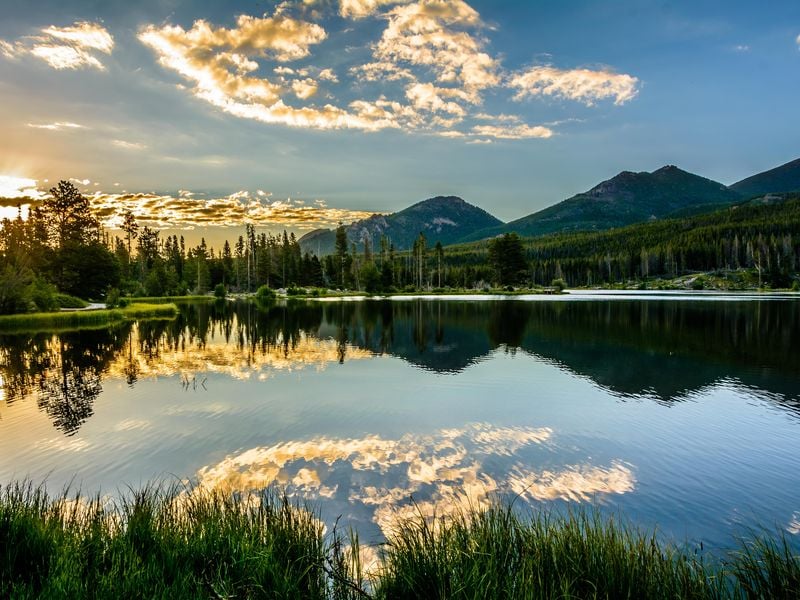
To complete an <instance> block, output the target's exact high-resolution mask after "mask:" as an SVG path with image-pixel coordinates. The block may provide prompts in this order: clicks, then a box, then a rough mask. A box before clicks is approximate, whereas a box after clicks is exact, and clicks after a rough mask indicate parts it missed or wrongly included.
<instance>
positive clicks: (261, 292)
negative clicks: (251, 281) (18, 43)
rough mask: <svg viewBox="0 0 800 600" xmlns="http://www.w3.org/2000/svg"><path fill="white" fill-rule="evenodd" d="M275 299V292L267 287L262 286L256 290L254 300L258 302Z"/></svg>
mask: <svg viewBox="0 0 800 600" xmlns="http://www.w3.org/2000/svg"><path fill="white" fill-rule="evenodd" d="M273 298H275V290H273V289H272V288H271V287H269V286H267V285H262V286H261V287H260V288H258V290H256V299H258V300H272V299H273Z"/></svg>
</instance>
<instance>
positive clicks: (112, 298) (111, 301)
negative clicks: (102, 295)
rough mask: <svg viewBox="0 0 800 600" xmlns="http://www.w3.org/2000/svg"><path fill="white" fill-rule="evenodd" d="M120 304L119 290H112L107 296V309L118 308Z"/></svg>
mask: <svg viewBox="0 0 800 600" xmlns="http://www.w3.org/2000/svg"><path fill="white" fill-rule="evenodd" d="M119 303H120V294H119V290H118V289H117V288H111V289H110V290H108V294H106V308H116V307H117V306H119Z"/></svg>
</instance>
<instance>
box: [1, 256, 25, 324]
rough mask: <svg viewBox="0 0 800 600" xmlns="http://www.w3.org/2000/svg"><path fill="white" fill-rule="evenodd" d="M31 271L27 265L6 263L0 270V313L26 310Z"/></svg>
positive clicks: (9, 313)
mask: <svg viewBox="0 0 800 600" xmlns="http://www.w3.org/2000/svg"><path fill="white" fill-rule="evenodd" d="M32 282H33V273H32V272H31V270H30V269H29V268H27V267H22V266H19V265H6V266H5V267H3V268H2V270H0V314H2V315H13V314H15V313H23V312H27V311H28V306H29V304H30V285H31V283H32Z"/></svg>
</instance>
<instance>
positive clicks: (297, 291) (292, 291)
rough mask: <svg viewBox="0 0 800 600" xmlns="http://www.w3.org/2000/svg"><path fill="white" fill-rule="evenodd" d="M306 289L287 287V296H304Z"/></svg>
mask: <svg viewBox="0 0 800 600" xmlns="http://www.w3.org/2000/svg"><path fill="white" fill-rule="evenodd" d="M305 293H306V290H305V288H301V287H295V286H291V287H289V288H287V289H286V295H287V296H303V295H305Z"/></svg>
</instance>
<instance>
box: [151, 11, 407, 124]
mask: <svg viewBox="0 0 800 600" xmlns="http://www.w3.org/2000/svg"><path fill="white" fill-rule="evenodd" d="M326 37H327V33H326V31H325V30H324V29H323V28H322V27H321V26H320V25H317V24H314V23H309V22H307V21H303V20H300V19H293V18H291V17H288V16H283V15H280V14H276V15H275V16H273V17H264V18H260V19H257V18H254V17H249V16H246V15H242V16H240V17H239V18H238V19H237V26H236V27H235V28H232V29H226V28H224V27H218V28H215V27H213V26H212V25H210V24H209V23H207V22H205V21H196V22H195V23H194V25H193V26H192V28H191V29H189V30H184V29H183V28H182V27H180V26H169V25H166V26H163V27H156V26H152V25H151V26H149V27H146V28H144V29H143V30H142V31H141V32H140V34H139V39H140V40H141V41H142V43H144V44H145V45H147V46H149V47H150V48H151V49H152V50H153V51H155V52H156V54H157V55H158V59H159V62H160V63H161V64H162V65H163V66H164V67H167V68H169V69H172V70H174V71H176V72H178V73H179V74H180V75H182V76H183V77H185V78H186V79H188V80H189V81H191V82H193V83H194V89H193V92H194V94H195V96H197V97H198V98H201V99H203V100H205V101H207V102H209V103H211V104H212V105H214V106H216V107H218V108H220V109H222V110H224V111H225V112H227V113H229V114H232V115H235V116H238V117H242V118H248V119H254V120H258V121H263V122H265V123H275V124H282V125H288V126H293V127H310V128H315V129H348V128H351V129H363V130H367V131H375V130H379V129H385V128H389V127H393V128H396V127H399V124H398V122H397V121H396V120H395V119H394V118H393V117H392V115H391V114H390V113H389V111H383V112H382V113H381V116H380V117H379V118H373V113H364V112H359V111H357V110H356V111H348V110H347V109H344V108H341V107H337V106H334V105H332V104H325V105H323V106H313V105H312V106H300V107H295V106H291V105H289V104H286V102H285V101H284V96H285V94H286V92H287V90H286V89H285V86H283V85H282V84H281V83H280V82H278V81H270V80H268V79H267V78H266V77H257V76H253V75H251V74H252V73H253V72H254V71H256V70H258V69H259V63H258V62H257V61H256V60H255V59H271V60H275V61H278V62H287V61H292V60H297V59H300V58H304V57H306V56H308V55H309V53H310V48H311V47H312V46H313V45H316V44H319V43H320V42H322V41H323V40H324V39H325V38H326ZM284 72H286V71H284ZM293 87H295V88H296V89H293V91H294V92H295V94H296V95H297V96H299V97H300V98H301V99H303V97H305V99H307V98H308V97H310V95H312V94H311V88H310V86H309V84H308V83H307V82H304V83H302V82H301V83H300V84H296V85H295V86H293ZM314 91H316V90H314Z"/></svg>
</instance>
